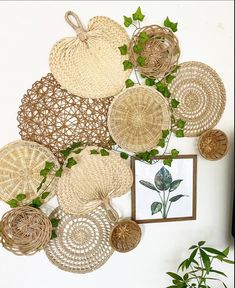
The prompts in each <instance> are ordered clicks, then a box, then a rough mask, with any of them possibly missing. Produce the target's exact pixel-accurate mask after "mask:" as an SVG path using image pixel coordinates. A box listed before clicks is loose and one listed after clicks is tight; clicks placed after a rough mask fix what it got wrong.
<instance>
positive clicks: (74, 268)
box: [45, 206, 113, 273]
mask: <svg viewBox="0 0 235 288" xmlns="http://www.w3.org/2000/svg"><path fill="white" fill-rule="evenodd" d="M50 218H56V219H60V221H59V225H58V227H57V228H56V230H55V232H56V234H57V237H56V238H55V239H53V240H51V241H50V242H49V244H48V245H47V246H46V247H45V252H46V255H47V257H48V258H49V260H50V261H51V262H52V263H53V264H54V265H56V266H57V267H58V268H60V269H62V270H65V271H69V272H74V273H88V272H91V271H94V270H96V269H98V268H99V267H101V266H102V265H104V264H105V263H106V261H107V260H108V259H109V258H110V256H111V255H112V254H113V249H112V248H111V246H110V244H109V235H110V230H111V228H112V227H113V224H112V223H110V222H109V221H108V218H107V214H106V211H105V209H104V208H102V207H101V206H100V207H97V208H96V209H95V210H93V211H92V212H90V213H89V214H87V215H84V216H80V217H79V216H74V215H69V214H65V213H64V212H63V210H62V209H61V208H60V207H58V208H56V209H55V210H54V211H53V212H52V214H51V215H50Z"/></svg>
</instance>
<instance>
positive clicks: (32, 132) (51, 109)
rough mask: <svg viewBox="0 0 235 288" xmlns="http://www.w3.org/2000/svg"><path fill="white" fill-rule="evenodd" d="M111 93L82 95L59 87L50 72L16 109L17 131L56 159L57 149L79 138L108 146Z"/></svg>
mask: <svg viewBox="0 0 235 288" xmlns="http://www.w3.org/2000/svg"><path fill="white" fill-rule="evenodd" d="M112 99H113V97H109V98H103V99H86V98H81V97H79V96H75V95H72V94H70V93H68V92H67V91H66V90H65V89H62V88H61V86H60V84H59V83H58V82H57V81H56V80H55V78H54V77H53V75H52V74H48V75H47V76H46V77H43V78H42V79H41V80H40V81H37V82H35V83H34V84H33V86H32V88H31V89H29V90H27V93H26V94H25V95H24V98H23V99H22V104H21V106H20V110H19V112H18V121H19V129H20V135H21V137H22V139H24V140H31V141H35V142H38V143H40V144H43V145H44V146H46V147H48V148H49V149H50V150H51V151H52V152H53V153H54V154H55V155H56V156H57V158H59V160H60V161H63V158H62V157H61V154H60V153H59V151H60V150H63V149H65V148H67V147H70V146H71V144H72V143H73V142H79V141H82V142H84V143H87V142H89V143H91V144H94V145H99V146H102V147H108V148H109V147H110V134H109V131H108V127H107V114H108V108H109V106H110V104H111V101H112Z"/></svg>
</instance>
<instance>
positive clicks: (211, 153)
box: [198, 129, 229, 161]
mask: <svg viewBox="0 0 235 288" xmlns="http://www.w3.org/2000/svg"><path fill="white" fill-rule="evenodd" d="M228 148H229V142H228V137H227V135H226V134H225V133H224V132H223V131H221V130H219V129H211V130H208V131H206V132H204V133H202V135H201V136H200V137H199V140H198V150H199V152H200V154H201V155H202V157H204V158H205V159H207V160H211V161H213V160H219V159H221V158H223V157H224V156H225V155H226V154H227V152H228Z"/></svg>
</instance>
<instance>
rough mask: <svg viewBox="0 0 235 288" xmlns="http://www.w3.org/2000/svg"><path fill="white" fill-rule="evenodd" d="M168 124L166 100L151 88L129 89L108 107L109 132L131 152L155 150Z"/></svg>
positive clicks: (119, 143) (120, 144)
mask: <svg viewBox="0 0 235 288" xmlns="http://www.w3.org/2000/svg"><path fill="white" fill-rule="evenodd" d="M169 126H170V112H169V108H168V103H167V100H166V99H165V98H164V97H163V96H162V95H161V94H160V93H158V92H157V91H156V90H154V89H152V88H149V87H144V86H139V87H132V88H128V89H126V90H125V91H123V92H122V93H120V94H119V95H118V96H116V97H115V99H114V100H113V102H112V104H111V106H110V107H109V113H108V128H109V132H110V134H111V136H112V138H113V139H114V141H115V142H116V143H117V144H118V145H119V146H120V147H122V148H123V149H125V150H127V151H130V152H142V151H146V150H150V149H152V148H153V147H155V146H156V145H157V144H158V141H159V139H160V138H161V135H162V130H164V129H168V128H169Z"/></svg>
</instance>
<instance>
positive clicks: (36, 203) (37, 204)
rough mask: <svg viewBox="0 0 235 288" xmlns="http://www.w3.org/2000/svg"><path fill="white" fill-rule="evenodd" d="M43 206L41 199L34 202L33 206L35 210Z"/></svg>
mask: <svg viewBox="0 0 235 288" xmlns="http://www.w3.org/2000/svg"><path fill="white" fill-rule="evenodd" d="M42 204H43V203H42V201H41V199H40V198H39V197H37V198H35V199H33V200H32V205H33V207H34V208H39V207H40V206H42Z"/></svg>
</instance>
